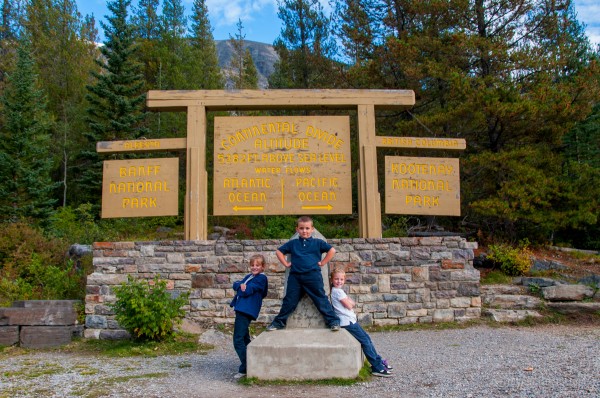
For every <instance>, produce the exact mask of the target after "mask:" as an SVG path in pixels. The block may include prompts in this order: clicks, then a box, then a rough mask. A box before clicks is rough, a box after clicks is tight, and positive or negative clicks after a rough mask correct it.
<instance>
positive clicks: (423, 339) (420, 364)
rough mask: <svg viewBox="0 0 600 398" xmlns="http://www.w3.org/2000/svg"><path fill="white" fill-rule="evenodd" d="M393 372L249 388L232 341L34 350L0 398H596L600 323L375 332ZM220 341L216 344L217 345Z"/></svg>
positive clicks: (8, 366) (5, 381)
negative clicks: (112, 353) (165, 349)
mask: <svg viewBox="0 0 600 398" xmlns="http://www.w3.org/2000/svg"><path fill="white" fill-rule="evenodd" d="M371 336H372V338H373V341H374V343H375V346H376V347H377V349H378V351H379V352H380V354H382V356H384V357H386V358H388V359H389V360H390V362H391V363H392V364H393V365H394V368H395V369H394V375H395V376H394V377H393V378H377V377H373V379H372V380H370V381H368V382H363V383H357V384H354V385H352V386H321V385H311V384H306V385H271V386H244V385H241V384H238V383H237V381H235V380H234V379H233V377H232V376H233V374H234V373H235V372H236V369H237V366H238V363H237V357H236V355H235V352H234V351H233V349H232V348H231V343H230V342H229V337H224V338H223V340H222V342H223V347H222V348H217V349H215V350H212V351H210V352H209V353H208V354H207V355H180V356H170V357H159V358H124V359H106V358H94V357H89V356H87V357H86V356H80V355H73V354H61V353H56V352H49V351H46V352H31V353H28V354H26V355H21V356H16V357H13V358H11V359H10V360H4V361H2V362H1V363H0V397H203V398H225V397H227V398H231V397H248V398H250V397H285V398H291V397H299V398H302V397H311V398H316V397H322V396H340V397H344V398H345V397H369V398H377V397H386V398H387V397H560V398H568V397H577V398H585V397H596V398H598V397H600V329H599V328H597V327H590V326H543V327H541V326H538V327H532V328H517V327H499V328H490V327H485V326H477V327H472V328H468V329H461V330H444V331H410V332H383V333H372V334H371ZM215 342H216V343H218V342H217V341H215Z"/></svg>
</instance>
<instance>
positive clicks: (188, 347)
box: [59, 333, 214, 358]
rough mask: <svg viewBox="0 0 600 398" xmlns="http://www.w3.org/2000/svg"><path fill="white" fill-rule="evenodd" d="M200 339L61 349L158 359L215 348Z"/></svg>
mask: <svg viewBox="0 0 600 398" xmlns="http://www.w3.org/2000/svg"><path fill="white" fill-rule="evenodd" d="M197 340H198V337H197V336H196V335H192V334H183V333H179V334H176V335H175V336H173V337H171V338H169V339H167V340H164V341H159V342H156V341H136V340H94V339H86V340H75V341H73V342H72V343H71V344H69V345H67V346H65V347H62V348H60V349H59V350H60V351H61V352H69V353H76V354H84V355H85V354H88V355H103V356H107V357H112V358H125V357H136V356H144V357H157V356H163V355H181V354H188V353H194V354H206V352H207V351H209V350H211V349H213V348H214V347H213V346H211V345H209V344H201V343H198V342H197Z"/></svg>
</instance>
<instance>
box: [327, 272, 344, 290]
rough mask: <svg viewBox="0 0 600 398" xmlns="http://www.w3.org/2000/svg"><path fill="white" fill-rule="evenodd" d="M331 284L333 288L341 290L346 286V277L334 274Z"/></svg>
mask: <svg viewBox="0 0 600 398" xmlns="http://www.w3.org/2000/svg"><path fill="white" fill-rule="evenodd" d="M331 283H332V285H333V287H337V288H341V287H342V286H344V283H346V275H345V274H340V273H336V274H333V278H331Z"/></svg>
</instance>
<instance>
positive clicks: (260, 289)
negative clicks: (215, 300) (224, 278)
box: [229, 273, 269, 320]
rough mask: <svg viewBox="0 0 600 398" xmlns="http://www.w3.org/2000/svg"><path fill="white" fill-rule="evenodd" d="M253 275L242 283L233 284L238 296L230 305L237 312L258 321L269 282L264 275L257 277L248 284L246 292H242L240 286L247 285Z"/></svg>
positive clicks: (245, 278)
mask: <svg viewBox="0 0 600 398" xmlns="http://www.w3.org/2000/svg"><path fill="white" fill-rule="evenodd" d="M251 275H252V274H248V275H246V276H245V277H244V278H243V279H242V280H241V281H237V282H234V283H233V290H235V291H236V295H235V297H234V299H233V301H232V302H231V304H229V305H230V306H231V307H233V309H234V310H235V311H239V312H242V313H244V314H246V315H249V316H251V317H252V319H254V320H256V318H258V313H259V312H260V308H261V307H262V302H263V298H265V297H266V296H267V292H268V290H269V281H268V280H267V276H266V275H265V274H263V273H260V274H258V275H256V276H255V277H254V278H252V279H250V281H248V283H246V291H245V292H242V290H241V289H240V286H241V285H242V284H243V283H245V282H246V281H247V280H248V278H250V276H251Z"/></svg>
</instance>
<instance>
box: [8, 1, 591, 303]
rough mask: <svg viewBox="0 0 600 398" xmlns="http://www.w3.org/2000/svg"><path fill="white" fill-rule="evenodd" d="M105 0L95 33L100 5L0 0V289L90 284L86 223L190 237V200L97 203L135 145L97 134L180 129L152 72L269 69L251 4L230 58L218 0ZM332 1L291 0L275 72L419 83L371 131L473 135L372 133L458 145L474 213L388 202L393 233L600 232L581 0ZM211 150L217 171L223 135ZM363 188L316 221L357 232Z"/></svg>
mask: <svg viewBox="0 0 600 398" xmlns="http://www.w3.org/2000/svg"><path fill="white" fill-rule="evenodd" d="M107 4H108V9H109V12H110V14H109V15H108V18H107V19H106V22H105V23H102V27H103V29H104V37H105V41H104V45H101V46H99V45H97V44H96V43H97V41H98V30H97V27H96V21H95V20H94V19H93V17H90V16H82V15H81V14H80V13H79V12H78V10H77V5H76V2H75V1H73V0H2V19H1V21H0V267H1V268H0V292H2V293H1V294H0V296H1V297H0V301H1V302H0V304H2V303H7V302H10V301H11V300H13V299H16V298H20V299H26V298H62V297H65V298H66V297H71V298H73V297H77V296H81V294H82V293H81V292H82V291H83V288H84V286H85V278H84V276H85V273H86V272H89V264H88V265H87V266H85V265H83V266H75V264H73V263H72V262H70V261H68V260H65V252H66V251H67V250H68V248H69V247H70V246H71V245H72V244H74V243H80V244H89V243H91V242H93V241H120V240H154V239H179V238H181V237H182V233H181V231H182V228H183V225H182V216H181V215H180V216H179V217H160V218H143V219H142V218H131V219H101V218H100V201H101V182H102V161H103V160H109V159H119V158H124V155H110V156H107V155H99V154H98V153H96V149H95V148H96V143H97V142H98V141H111V140H131V139H140V138H153V139H155V138H170V137H183V136H184V135H185V131H186V128H185V124H186V120H185V114H183V113H152V112H148V111H147V110H146V109H145V107H144V105H145V93H146V92H147V91H148V90H169V89H181V90H194V89H207V90H212V89H255V88H258V74H257V69H256V64H257V63H259V62H262V60H260V59H253V55H252V53H251V52H250V51H249V49H248V46H246V45H245V35H244V27H243V24H242V22H241V21H240V22H239V23H238V25H237V32H236V34H235V35H232V36H231V37H230V40H229V44H230V46H231V48H232V51H233V54H232V56H231V59H230V62H229V64H228V65H226V67H224V68H221V67H220V66H219V63H218V58H217V52H216V46H215V41H214V38H213V36H212V28H211V26H210V21H209V18H208V15H209V12H210V10H208V9H207V6H206V2H205V0H194V2H193V6H192V13H191V15H186V12H185V8H184V7H183V4H182V0H163V1H162V2H160V1H159V0H139V1H131V0H114V1H109V2H107ZM330 4H331V8H332V10H333V11H332V13H331V14H325V12H324V11H323V8H322V6H321V5H320V3H319V2H318V0H280V1H278V6H279V10H278V16H279V18H280V19H281V21H282V29H281V32H280V35H279V37H278V38H277V39H276V41H275V42H274V43H273V47H274V49H275V51H276V53H277V55H278V61H277V62H276V63H275V65H274V71H273V73H271V74H270V76H269V79H268V88H270V89H282V88H286V89H346V88H349V89H409V90H413V91H414V92H415V95H416V104H415V106H414V107H412V108H411V109H407V110H403V111H380V112H378V114H377V126H378V131H377V133H378V135H385V136H412V137H444V138H463V139H465V140H466V142H467V149H466V150H465V151H462V152H461V153H460V154H458V155H457V153H456V152H452V153H444V152H443V151H441V152H440V151H436V152H435V153H426V152H423V151H422V150H420V151H415V150H410V149H402V150H399V149H393V148H380V149H378V161H379V162H380V164H379V167H378V170H379V171H380V173H382V172H383V170H384V167H383V159H384V156H393V155H402V156H440V157H456V156H459V157H460V162H461V203H462V208H461V213H462V216H461V217H415V216H411V217H407V216H402V215H383V229H384V236H388V237H389V236H406V235H408V234H413V233H416V232H425V233H434V232H438V233H439V232H440V231H442V230H443V231H449V232H451V233H456V234H461V235H463V236H467V237H469V238H470V239H475V240H478V241H479V242H481V243H482V244H485V243H490V242H510V243H518V242H521V244H523V242H526V243H528V244H540V245H542V244H548V243H549V244H554V245H564V246H571V247H577V248H582V249H592V250H599V249H600V222H599V220H598V214H599V213H600V211H599V209H600V206H599V200H600V199H599V198H600V69H599V67H600V65H599V64H598V58H599V55H600V48H593V47H592V45H591V44H590V42H589V40H588V38H587V37H586V35H585V31H584V28H583V26H582V25H581V23H579V22H578V21H577V19H576V15H575V12H574V7H573V3H572V2H571V1H570V0H518V1H517V0H452V1H450V0H431V1H411V0H337V1H334V0H332V1H331V2H330ZM302 113H303V114H306V113H307V112H306V111H302ZM320 113H321V114H323V112H320ZM334 113H335V112H333V111H329V112H328V114H334ZM215 114H216V113H211V114H210V118H209V123H212V118H213V117H214V116H215ZM236 114H241V112H236ZM252 114H259V113H257V112H254V113H252ZM260 114H267V113H265V112H261V113H260ZM350 116H351V122H352V124H353V125H355V123H356V115H355V114H351V115H350ZM355 130H356V129H355V128H353V134H356V131H355ZM210 131H212V129H210ZM354 138H356V136H354ZM352 141H353V148H352V151H353V152H352V154H353V156H352V162H353V164H352V169H353V170H356V169H357V168H358V163H357V162H358V160H357V159H358V156H356V151H357V149H356V142H357V140H356V139H354V140H352ZM129 156H131V155H129ZM138 156H139V155H138ZM145 156H151V155H145ZM161 156H164V154H162V155H161ZM172 156H179V157H180V158H182V157H183V156H184V155H182V154H180V153H174V154H172ZM206 156H207V169H208V170H207V171H208V174H209V176H211V175H212V168H213V164H212V137H211V136H210V135H209V137H208V142H207V154H206ZM180 163H181V164H184V162H183V161H181V162H180ZM353 172H355V171H353ZM180 173H181V175H182V178H180V180H181V181H185V177H184V174H185V168H183V167H182V169H181V172H180ZM353 181H355V178H354V179H353ZM383 182H384V178H383V175H381V176H380V178H379V187H380V191H381V192H383V191H384V186H383ZM208 188H209V195H208V196H209V198H211V193H212V187H211V186H210V183H209V187H208ZM354 189H356V187H355V188H354ZM183 192H184V188H183V187H181V189H180V197H181V199H180V202H181V203H183ZM353 195H354V198H356V197H357V195H356V192H354V193H353ZM209 201H210V199H209ZM353 203H354V208H355V210H354V214H352V215H344V216H327V217H316V218H315V223H316V226H317V228H318V229H319V230H320V231H321V232H322V233H323V234H324V235H325V236H327V237H328V238H338V237H346V238H347V237H357V236H358V222H357V211H356V200H355V199H354V200H353ZM208 208H209V224H210V228H212V229H218V230H220V231H223V229H222V228H227V229H228V230H229V234H230V235H231V236H234V237H236V238H242V239H260V238H287V237H289V235H290V234H291V233H292V232H293V227H294V218H293V217H289V216H275V217H274V216H269V217H267V216H254V217H216V216H212V215H211V209H212V203H209V204H208ZM382 208H383V206H382ZM180 209H183V206H182V205H180ZM218 227H222V228H221V229H219V228H218Z"/></svg>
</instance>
